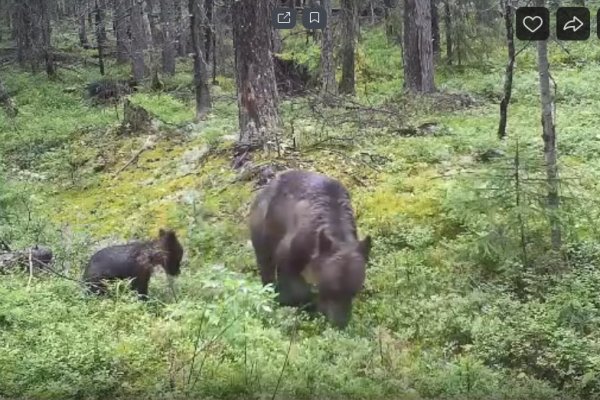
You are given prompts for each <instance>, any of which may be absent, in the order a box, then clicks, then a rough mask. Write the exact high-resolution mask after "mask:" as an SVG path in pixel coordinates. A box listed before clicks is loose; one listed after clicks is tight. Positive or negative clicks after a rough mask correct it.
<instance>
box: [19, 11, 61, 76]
mask: <svg viewBox="0 0 600 400" xmlns="http://www.w3.org/2000/svg"><path fill="white" fill-rule="evenodd" d="M14 7H15V9H14V14H13V18H14V24H15V38H16V44H17V61H18V62H19V64H20V65H21V66H22V67H24V66H25V65H27V64H29V66H30V67H31V70H32V71H34V72H36V71H37V70H38V66H39V65H43V64H45V66H46V73H47V74H48V76H53V75H54V74H55V72H56V71H55V66H54V59H53V56H52V49H51V36H52V30H51V27H50V15H49V9H48V3H47V2H46V1H45V0H20V1H19V2H16V3H14Z"/></svg>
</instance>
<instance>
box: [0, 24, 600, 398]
mask: <svg viewBox="0 0 600 400" xmlns="http://www.w3.org/2000/svg"><path fill="white" fill-rule="evenodd" d="M490 47H493V46H490ZM72 51H73V52H75V50H72ZM286 52H287V53H286V54H287V55H288V56H293V57H295V58H297V59H302V58H304V61H307V62H308V63H309V65H313V66H314V63H315V60H316V59H318V58H316V57H318V52H317V50H316V49H315V46H313V47H309V48H302V43H300V42H298V43H293V42H292V43H288V47H286ZM358 54H359V57H358V62H357V73H358V79H359V83H358V94H357V97H356V99H341V100H339V104H334V105H324V104H322V103H321V102H320V100H318V99H317V98H316V97H314V96H311V95H306V96H302V97H296V98H293V99H284V101H283V103H282V106H281V111H282V115H283V121H284V131H285V133H284V137H283V138H282V143H283V145H284V147H283V151H282V153H281V154H263V155H255V156H254V159H253V160H252V165H263V164H265V165H268V164H275V165H280V166H285V167H294V168H306V169H311V170H316V171H320V172H323V173H326V174H328V175H330V176H332V177H335V178H337V179H340V180H341V181H342V182H343V183H344V184H345V185H346V186H347V187H348V189H349V191H350V192H351V194H352V199H353V205H354V208H355V209H356V212H357V223H358V227H359V233H360V235H361V236H363V235H366V234H371V235H372V236H373V238H374V248H373V250H372V259H371V261H370V266H369V270H368V275H367V282H366V290H365V291H364V292H363V293H362V294H361V295H360V296H359V297H358V299H357V300H356V301H355V310H354V314H353V320H352V322H351V324H350V326H349V327H348V329H346V330H345V331H343V332H339V331H336V330H334V329H331V328H330V327H328V325H327V324H326V323H325V322H324V321H323V320H321V319H311V318H309V317H308V316H307V315H305V314H303V313H299V312H296V311H295V310H294V309H289V308H282V307H277V306H276V305H275V304H274V302H273V294H272V293H271V291H270V290H269V289H265V288H262V287H261V285H260V282H259V278H258V276H257V274H256V267H255V260H254V256H253V252H252V248H251V246H250V245H249V242H248V232H247V227H246V224H245V221H246V215H247V212H248V207H249V204H250V202H251V200H252V198H253V196H254V194H255V189H256V181H255V180H254V179H249V180H244V179H239V177H240V176H241V175H243V174H241V173H240V171H236V170H234V169H233V168H232V165H231V162H232V152H231V144H232V143H233V142H234V141H235V139H236V133H237V130H236V129H237V110H236V104H235V86H234V85H235V83H234V82H233V81H232V80H231V79H230V78H225V77H222V76H219V77H218V83H219V84H218V85H217V86H214V97H215V104H214V110H213V112H212V113H211V115H210V116H209V117H208V118H207V119H206V120H205V121H202V122H200V123H197V124H195V123H192V122H191V121H192V120H193V104H192V92H191V88H192V84H191V74H190V70H189V65H184V64H181V65H180V66H179V67H180V69H181V71H180V72H178V74H177V75H176V76H175V77H172V78H169V79H165V81H164V83H165V88H164V90H163V91H160V92H155V91H151V90H143V91H140V92H137V93H135V94H133V95H131V96H130V99H131V101H132V102H133V103H135V104H138V105H141V106H143V107H145V108H146V109H147V110H148V111H150V112H151V113H152V115H153V116H154V117H155V119H156V120H157V121H160V123H157V124H155V126H154V127H153V130H154V132H152V133H149V132H144V133H143V134H136V135H121V134H119V132H118V127H119V126H120V124H121V120H122V118H123V109H122V106H121V105H119V106H116V107H113V106H99V105H95V104H93V103H92V102H90V101H89V100H88V99H86V98H85V85H86V84H87V83H89V82H91V81H93V80H95V79H98V78H99V74H98V72H97V69H96V68H95V67H94V66H93V65H88V66H82V65H78V66H75V67H73V66H72V67H69V68H68V69H61V70H60V73H59V77H58V79H55V80H52V81H50V80H47V79H46V77H45V76H42V75H33V74H29V73H25V72H22V71H18V70H17V69H11V68H5V69H3V70H2V77H3V80H4V81H5V83H6V85H7V86H8V88H9V91H10V92H11V93H12V94H13V97H14V99H15V101H16V103H17V105H18V108H19V111H20V113H19V115H18V116H17V117H16V118H14V119H9V118H7V117H6V116H5V115H4V114H2V113H0V157H1V164H0V167H2V168H3V169H4V170H2V171H1V172H2V174H3V175H4V178H5V181H4V182H2V183H0V185H2V187H3V188H4V190H3V193H2V194H0V206H3V207H5V208H6V209H7V212H6V213H7V215H8V216H9V217H10V219H7V221H8V222H2V223H1V224H0V225H2V230H0V233H1V234H2V235H3V236H4V237H8V238H10V241H11V245H12V246H13V247H16V248H19V247H26V246H28V245H30V244H31V243H32V242H34V241H36V242H39V243H40V244H44V245H48V246H50V247H51V248H52V249H53V251H54V252H55V255H56V268H58V269H59V270H61V271H62V273H63V274H65V275H68V276H70V277H74V278H77V277H78V276H79V274H80V271H81V267H82V265H84V264H85V262H86V260H87V259H88V258H89V256H90V255H91V254H92V253H93V251H95V250H96V249H98V248H100V247H102V246H105V245H107V244H111V243H116V242H119V241H123V240H129V239H132V238H148V237H153V236H155V235H156V234H157V231H158V229H159V228H160V227H170V228H173V229H175V230H177V232H178V234H179V235H180V236H181V238H182V241H183V243H184V247H185V250H186V256H185V259H184V266H183V272H182V275H181V277H180V278H179V279H178V296H177V298H174V297H173V296H172V294H171V292H169V291H168V290H167V284H166V279H165V278H164V275H160V274H159V275H157V276H156V277H155V279H154V280H153V281H152V282H151V286H150V291H151V295H152V300H151V301H149V302H148V303H146V304H143V303H141V302H138V301H136V300H135V298H134V296H133V295H132V294H131V293H129V292H126V291H120V290H118V288H117V289H115V290H116V293H115V297H111V298H109V299H97V298H92V297H89V296H86V295H85V294H84V293H83V292H82V290H81V288H80V287H79V286H78V285H77V284H76V283H74V282H72V281H69V280H65V279H63V278H60V277H53V276H43V277H36V278H34V279H33V280H31V282H29V277H28V276H27V275H26V274H25V275H20V274H16V275H6V276H2V278H1V279H0V377H1V378H2V379H0V397H7V398H36V399H58V398H61V399H64V398H79V399H84V398H85V399H88V398H89V399H91V398H105V397H107V396H108V397H112V398H142V397H143V398H173V399H177V398H232V399H233V398H236V399H237V398H267V397H268V398H271V397H272V396H274V394H277V396H278V397H280V398H298V399H301V398H305V399H308V398H355V399H372V398H402V399H424V398H436V399H439V398H444V399H450V398H453V399H484V398H485V399H489V398H497V399H505V398H511V399H540V400H541V399H552V398H556V399H558V398H587V399H597V398H600V383H599V382H600V356H599V354H600V333H599V332H600V329H599V328H600V301H599V300H598V292H599V291H600V269H599V268H598V261H599V260H600V246H598V245H597V244H595V243H596V242H597V238H598V234H597V231H596V228H595V226H594V223H595V221H597V219H598V218H597V217H598V213H600V207H598V205H597V203H596V202H594V199H595V198H596V197H597V195H598V193H600V188H598V177H597V173H598V171H600V165H599V159H598V157H597V154H598V152H599V151H600V135H599V134H598V132H597V129H596V128H595V127H596V125H597V121H598V120H600V94H599V93H600V92H599V91H598V90H596V89H597V88H596V87H595V85H593V84H592V83H593V82H595V80H597V77H598V76H600V51H599V50H598V48H597V46H594V45H586V44H577V45H573V46H572V47H570V54H568V53H566V52H564V51H563V50H562V49H561V48H560V47H559V46H556V45H552V46H551V57H550V58H551V64H552V74H553V79H554V80H555V81H556V83H557V92H556V95H557V97H556V101H557V105H556V118H557V120H556V121H557V130H558V137H559V143H558V147H559V150H560V156H561V158H560V168H561V177H562V179H563V181H562V191H563V192H562V193H563V197H564V198H563V209H562V213H561V220H562V221H564V226H565V228H564V232H563V233H564V241H565V248H566V249H567V253H568V255H569V258H568V260H569V262H568V263H567V265H565V263H564V262H561V261H558V260H559V258H558V257H557V256H556V255H553V254H552V252H551V251H550V250H549V243H548V242H549V240H548V236H549V233H548V232H549V228H548V223H547V219H548V218H547V215H546V213H545V211H544V208H543V194H544V190H545V187H544V185H543V177H544V168H543V162H542V160H543V156H542V154H543V153H542V148H543V143H542V140H541V128H540V106H539V99H538V83H537V73H536V70H535V53H534V49H533V48H531V49H528V50H526V51H524V52H523V53H522V54H521V55H520V56H519V59H518V65H517V72H516V76H515V88H514V93H513V99H514V100H513V103H512V104H511V108H510V111H509V112H510V114H509V115H510V117H509V132H508V139H507V140H506V141H504V142H500V141H499V140H498V139H497V126H498V103H499V99H500V97H501V90H502V85H503V74H504V58H503V54H502V53H501V48H499V50H498V51H496V50H490V53H489V54H487V56H486V57H481V58H479V59H478V60H477V63H469V64H467V65H465V66H463V67H445V66H441V67H440V68H439V69H438V74H437V76H436V81H437V86H438V89H440V94H438V95H436V96H434V97H432V98H417V99H415V98H409V97H406V96H405V95H403V93H402V60H401V57H400V52H399V49H398V48H397V47H396V46H395V45H394V44H392V43H389V42H388V41H387V40H386V38H385V35H384V34H383V32H382V31H381V30H379V29H374V30H372V31H369V32H367V33H366V34H365V35H364V37H363V39H362V43H361V46H360V49H359V53H358ZM79 55H80V56H86V57H89V56H90V55H91V53H90V54H85V53H81V54H79ZM311 63H312V64H311ZM108 71H109V73H110V74H111V76H113V77H125V76H126V74H127V71H126V69H124V68H122V67H118V66H115V65H112V64H110V65H109V66H108ZM149 137H150V138H151V139H152V142H153V145H151V146H150V147H149V148H148V149H147V150H145V151H143V152H141V153H140V154H139V157H137V158H136V159H135V161H133V162H131V163H129V162H130V160H131V159H132V157H133V156H134V155H135V154H136V153H137V152H138V151H139V150H140V149H141V148H143V146H144V145H145V143H147V141H148V138H149ZM293 143H295V147H294V146H292V144H293ZM517 171H518V172H519V173H518V174H516V172H517ZM1 221H2V220H0V222H1Z"/></svg>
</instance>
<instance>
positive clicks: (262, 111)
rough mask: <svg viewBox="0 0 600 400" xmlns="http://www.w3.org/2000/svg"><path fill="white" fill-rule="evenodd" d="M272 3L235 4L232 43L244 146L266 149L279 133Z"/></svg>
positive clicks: (256, 0)
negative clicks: (271, 22) (270, 18)
mask: <svg viewBox="0 0 600 400" xmlns="http://www.w3.org/2000/svg"><path fill="white" fill-rule="evenodd" d="M271 6H272V2H271V1H270V0H255V1H252V2H250V1H235V2H234V3H233V5H232V17H233V41H234V46H235V65H236V78H237V91H238V109H239V124H240V138H239V142H240V144H242V145H245V146H250V147H255V146H265V145H266V144H267V143H268V142H269V141H270V140H272V139H273V135H276V134H277V133H278V130H279V126H280V120H279V111H278V94H277V84H276V81H275V68H274V64H273V56H272V54H271V48H272V47H271V46H272V44H271V40H272V35H271V26H270V20H269V18H266V17H265V16H266V15H270V12H271Z"/></svg>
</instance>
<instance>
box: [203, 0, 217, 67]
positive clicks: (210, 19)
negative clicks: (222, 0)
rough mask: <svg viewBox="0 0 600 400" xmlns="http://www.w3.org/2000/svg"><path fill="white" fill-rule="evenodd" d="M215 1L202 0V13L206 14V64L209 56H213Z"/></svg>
mask: <svg viewBox="0 0 600 400" xmlns="http://www.w3.org/2000/svg"><path fill="white" fill-rule="evenodd" d="M214 14H215V1H214V0H204V15H205V16H206V28H205V35H204V57H205V59H206V63H207V64H208V62H209V60H210V58H211V57H213V58H214V50H215V49H214V48H213V45H214V38H215V25H214V17H215V16H214Z"/></svg>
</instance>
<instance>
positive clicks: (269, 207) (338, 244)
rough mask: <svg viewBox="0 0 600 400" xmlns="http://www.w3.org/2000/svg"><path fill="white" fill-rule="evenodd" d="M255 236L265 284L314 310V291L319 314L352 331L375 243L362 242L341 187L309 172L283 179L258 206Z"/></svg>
mask: <svg viewBox="0 0 600 400" xmlns="http://www.w3.org/2000/svg"><path fill="white" fill-rule="evenodd" d="M250 232H251V239H252V245H253V246H254V251H255V254H256V259H257V263H258V265H259V267H260V273H261V278H262V281H263V284H269V283H274V284H275V286H276V288H277V290H278V292H279V301H280V302H281V303H282V304H284V305H292V306H301V305H306V304H309V303H310V301H311V297H312V294H311V289H312V288H311V286H314V287H315V288H316V289H317V292H318V301H317V305H318V309H319V310H320V311H321V312H322V313H324V314H325V315H326V316H327V318H328V319H329V320H330V321H331V322H332V323H333V324H335V325H336V326H339V327H345V326H346V325H347V323H348V321H349V319H350V316H351V310H352V300H353V298H354V297H355V296H356V294H357V293H358V292H359V291H360V290H361V289H362V287H363V284H364V280H365V270H366V264H367V260H368V257H369V252H370V247H371V238H370V237H369V236H367V237H366V238H365V239H364V240H362V241H360V240H358V236H357V232H356V224H355V219H354V212H353V210H352V206H351V204H350V195H349V194H348V192H347V190H346V189H345V188H344V187H343V186H342V184H341V183H340V182H338V181H336V180H334V179H331V178H329V177H326V176H324V175H321V174H317V173H314V172H308V171H286V172H284V173H282V174H280V175H278V176H277V178H275V179H274V180H273V181H271V183H270V184H269V185H268V186H267V187H265V188H264V189H263V190H262V191H261V193H260V194H259V195H258V196H257V198H256V199H255V201H254V203H253V204H252V208H251V211H250Z"/></svg>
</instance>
